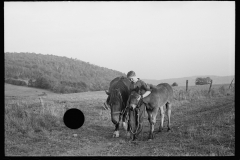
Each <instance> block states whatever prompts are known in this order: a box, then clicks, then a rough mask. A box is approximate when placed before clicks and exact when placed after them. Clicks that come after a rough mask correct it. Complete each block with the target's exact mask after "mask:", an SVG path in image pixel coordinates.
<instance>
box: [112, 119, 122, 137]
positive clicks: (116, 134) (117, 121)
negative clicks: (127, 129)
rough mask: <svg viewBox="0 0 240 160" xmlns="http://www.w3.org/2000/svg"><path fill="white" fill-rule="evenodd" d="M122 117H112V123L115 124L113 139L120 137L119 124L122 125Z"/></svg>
mask: <svg viewBox="0 0 240 160" xmlns="http://www.w3.org/2000/svg"><path fill="white" fill-rule="evenodd" d="M120 120H121V116H119V117H118V120H117V116H116V115H115V116H114V117H113V116H112V122H113V123H114V124H115V130H114V132H113V137H116V138H117V137H119V124H120Z"/></svg>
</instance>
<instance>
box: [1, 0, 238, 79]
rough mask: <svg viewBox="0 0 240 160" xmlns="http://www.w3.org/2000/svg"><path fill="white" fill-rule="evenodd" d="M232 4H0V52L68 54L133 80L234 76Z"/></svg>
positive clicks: (166, 2)
mask: <svg viewBox="0 0 240 160" xmlns="http://www.w3.org/2000/svg"><path fill="white" fill-rule="evenodd" d="M235 9H236V8H235V2H234V1H232V2H229V1H207V2H206V1H205V2H204V1H195V2H193V1H185V2H181V1H177V2H176V1H175V2H171V1H162V2H161V1H145V2H114V1H113V2H71V1H70V2H67V1H65V2H4V52H34V53H40V54H49V55H57V56H65V57H69V58H76V59H79V60H82V61H85V62H89V63H91V64H94V65H97V66H101V67H106V68H109V69H113V70H117V71H120V72H123V73H125V74H127V72H128V71H131V70H133V71H135V73H136V75H137V77H139V78H141V79H156V80H161V79H168V78H181V77H188V76H198V75H216V76H228V75H234V74H235Z"/></svg>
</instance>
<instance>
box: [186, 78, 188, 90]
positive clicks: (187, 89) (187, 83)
mask: <svg viewBox="0 0 240 160" xmlns="http://www.w3.org/2000/svg"><path fill="white" fill-rule="evenodd" d="M187 90H188V80H186V92H187Z"/></svg>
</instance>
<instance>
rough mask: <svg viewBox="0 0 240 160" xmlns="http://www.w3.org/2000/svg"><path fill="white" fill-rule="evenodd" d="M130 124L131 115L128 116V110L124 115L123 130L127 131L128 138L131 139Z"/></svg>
mask: <svg viewBox="0 0 240 160" xmlns="http://www.w3.org/2000/svg"><path fill="white" fill-rule="evenodd" d="M128 122H129V114H128V111H127V110H126V113H125V114H124V115H123V122H122V123H123V128H124V129H125V131H126V136H127V138H129V137H130V135H131V134H130V125H129V124H128Z"/></svg>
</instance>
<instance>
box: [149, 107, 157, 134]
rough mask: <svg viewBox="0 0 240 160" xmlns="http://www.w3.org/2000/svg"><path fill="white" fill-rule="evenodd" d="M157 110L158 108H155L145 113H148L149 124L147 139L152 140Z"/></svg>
mask: <svg viewBox="0 0 240 160" xmlns="http://www.w3.org/2000/svg"><path fill="white" fill-rule="evenodd" d="M158 109H159V108H158V107H156V108H154V109H153V110H152V111H147V112H148V120H149V123H150V132H149V137H148V139H153V131H154V125H155V124H156V119H157V113H158Z"/></svg>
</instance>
